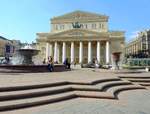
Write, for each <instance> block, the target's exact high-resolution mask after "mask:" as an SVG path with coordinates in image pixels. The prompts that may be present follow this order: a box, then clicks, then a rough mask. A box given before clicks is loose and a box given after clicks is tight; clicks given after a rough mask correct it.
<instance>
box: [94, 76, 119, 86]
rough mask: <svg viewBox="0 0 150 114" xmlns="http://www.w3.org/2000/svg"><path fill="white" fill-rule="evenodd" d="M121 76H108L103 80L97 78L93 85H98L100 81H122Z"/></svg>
mask: <svg viewBox="0 0 150 114" xmlns="http://www.w3.org/2000/svg"><path fill="white" fill-rule="evenodd" d="M120 80H121V79H120V78H106V79H101V80H95V81H93V82H92V84H93V85H97V84H99V83H105V82H110V81H120Z"/></svg>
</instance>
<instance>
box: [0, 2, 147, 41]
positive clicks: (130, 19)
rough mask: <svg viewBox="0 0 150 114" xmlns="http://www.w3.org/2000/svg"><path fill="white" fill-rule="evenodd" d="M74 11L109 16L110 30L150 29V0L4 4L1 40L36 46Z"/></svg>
mask: <svg viewBox="0 0 150 114" xmlns="http://www.w3.org/2000/svg"><path fill="white" fill-rule="evenodd" d="M74 10H83V11H88V12H95V13H99V14H106V15H108V16H109V17H110V19H109V29H110V30H123V31H125V32H126V41H128V40H130V39H131V37H133V36H134V34H135V32H136V31H140V30H143V29H148V28H150V0H0V36H4V37H6V38H9V39H17V40H21V41H22V42H29V43H30V42H32V41H35V39H36V33H37V32H49V31H50V18H52V17H54V16H59V15H62V14H65V13H68V12H72V11H74Z"/></svg>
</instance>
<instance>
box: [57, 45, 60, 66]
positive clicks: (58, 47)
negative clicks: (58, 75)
mask: <svg viewBox="0 0 150 114" xmlns="http://www.w3.org/2000/svg"><path fill="white" fill-rule="evenodd" d="M59 56H60V45H59V44H57V62H58V63H59V62H60V57H59Z"/></svg>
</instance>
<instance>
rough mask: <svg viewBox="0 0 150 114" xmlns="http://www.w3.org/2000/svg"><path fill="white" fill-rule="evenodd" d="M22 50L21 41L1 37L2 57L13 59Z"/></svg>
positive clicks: (0, 50)
mask: <svg viewBox="0 0 150 114" xmlns="http://www.w3.org/2000/svg"><path fill="white" fill-rule="evenodd" d="M19 48H20V41H18V40H9V39H7V38H4V37H2V36H0V57H6V56H7V57H11V56H13V54H14V53H15V50H17V49H19Z"/></svg>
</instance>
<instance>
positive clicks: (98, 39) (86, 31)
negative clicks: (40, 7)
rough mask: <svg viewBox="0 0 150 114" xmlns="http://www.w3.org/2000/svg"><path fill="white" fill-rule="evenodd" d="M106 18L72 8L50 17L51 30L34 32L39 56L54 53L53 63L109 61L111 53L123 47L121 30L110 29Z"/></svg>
mask: <svg viewBox="0 0 150 114" xmlns="http://www.w3.org/2000/svg"><path fill="white" fill-rule="evenodd" d="M108 21H109V17H108V16H106V15H102V14H96V13H90V12H85V11H74V12H71V13H67V14H64V15H62V16H57V17H54V18H52V19H51V22H50V23H51V24H50V26H51V31H50V32H47V33H43V32H42V33H37V39H36V40H37V48H38V49H39V50H41V52H40V53H39V56H40V58H41V59H44V58H46V59H47V57H48V56H53V58H54V62H58V63H63V62H64V60H65V59H66V58H68V59H69V60H70V61H71V63H74V62H76V63H90V62H92V61H93V59H97V60H98V62H99V63H101V64H111V63H112V61H113V60H112V55H113V53H119V54H120V53H121V57H122V52H123V49H124V40H125V36H124V31H110V30H109V25H108Z"/></svg>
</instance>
